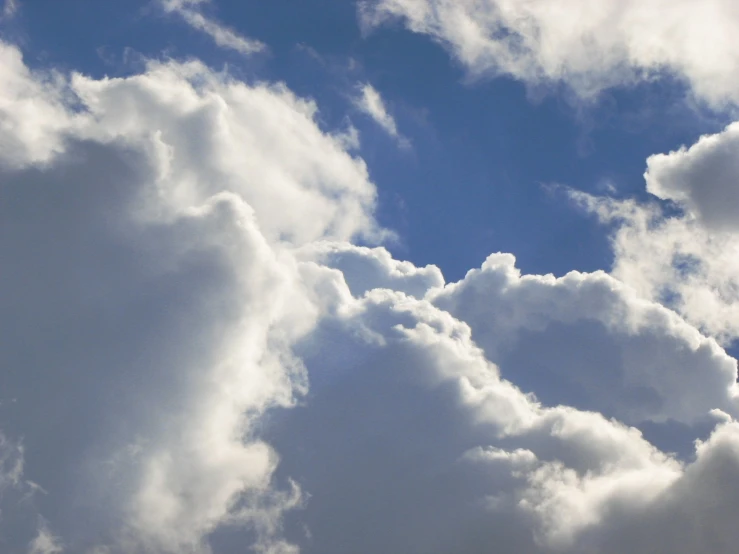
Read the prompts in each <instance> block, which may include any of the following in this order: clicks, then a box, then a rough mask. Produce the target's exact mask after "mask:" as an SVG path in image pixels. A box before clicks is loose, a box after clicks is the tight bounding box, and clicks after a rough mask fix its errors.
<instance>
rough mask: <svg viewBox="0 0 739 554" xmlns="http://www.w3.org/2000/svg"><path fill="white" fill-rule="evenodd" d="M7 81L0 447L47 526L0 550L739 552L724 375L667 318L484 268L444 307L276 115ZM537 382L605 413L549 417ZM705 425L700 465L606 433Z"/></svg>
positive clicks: (83, 83) (500, 261) (333, 162)
mask: <svg viewBox="0 0 739 554" xmlns="http://www.w3.org/2000/svg"><path fill="white" fill-rule="evenodd" d="M183 5H184V4H183ZM186 7H187V6H186ZM1 51H2V52H3V56H0V72H1V75H2V76H3V79H2V80H0V81H1V82H3V83H4V84H5V86H4V87H3V86H0V98H2V99H3V105H2V106H0V109H3V110H5V112H4V113H5V114H7V115H6V119H7V120H9V121H11V122H12V124H10V125H7V126H5V127H0V143H2V144H3V145H9V147H8V148H3V149H2V150H0V152H2V160H3V165H2V167H0V258H2V259H3V260H4V261H5V262H6V263H5V264H4V267H3V286H2V287H0V307H1V308H2V313H3V318H0V350H1V351H2V352H3V364H4V366H3V394H4V395H7V396H8V397H12V398H17V399H18V401H17V402H16V403H14V404H12V406H11V407H8V408H5V407H3V410H6V409H8V410H11V409H12V410H13V412H12V414H11V415H10V416H6V412H3V414H2V418H3V421H2V425H3V427H7V428H8V429H9V431H8V433H9V435H8V436H23V437H24V444H25V445H26V447H25V451H24V456H23V460H24V465H23V466H22V467H23V474H22V477H21V474H20V473H19V472H18V471H16V470H15V469H13V468H16V467H18V466H17V461H18V460H19V457H18V453H19V452H20V451H19V450H18V447H16V446H15V445H14V444H15V443H12V444H13V445H14V446H13V448H10V450H8V452H10V454H12V455H9V457H8V458H7V460H10V462H8V463H7V464H6V465H5V466H4V467H7V468H11V471H6V472H5V474H7V475H10V476H15V477H11V478H10V480H9V481H8V482H11V483H13V484H15V483H17V482H20V481H22V479H26V478H27V479H33V481H34V482H37V483H39V485H38V486H41V487H43V488H44V490H46V491H48V494H45V495H43V497H42V498H39V499H38V500H37V501H34V503H32V508H33V510H32V511H33V512H34V514H35V512H38V514H40V515H41V516H43V517H44V518H45V521H48V522H49V523H48V528H45V527H43V526H42V527H41V528H39V527H38V524H37V522H38V519H34V520H33V525H31V526H28V525H26V526H10V525H8V526H6V527H5V528H4V529H11V531H12V532H11V533H10V535H8V536H7V537H4V540H6V544H12V545H13V546H14V547H17V548H16V550H18V551H22V550H23V549H27V548H28V547H29V545H31V547H32V548H33V547H35V546H34V545H35V544H36V541H38V548H37V550H38V551H39V552H44V550H43V549H46V552H53V551H54V550H55V549H58V545H62V544H63V545H64V546H65V548H66V549H67V550H68V551H69V552H84V553H85V554H87V553H93V552H94V553H96V554H98V553H103V552H104V553H106V554H128V553H130V552H151V553H152V554H169V553H173V552H178V553H179V552H184V553H189V554H194V553H207V552H214V553H215V554H231V553H232V552H242V551H244V549H245V548H249V547H254V549H255V550H256V551H258V552H265V553H275V554H276V553H281V554H287V553H291V554H294V553H295V552H297V551H298V549H299V551H300V552H303V553H311V552H315V553H320V554H339V553H344V552H348V551H351V552H356V553H357V554H363V553H367V554H370V553H372V554H375V553H376V552H409V551H419V552H426V553H429V554H434V553H439V554H442V553H447V552H458V553H460V554H479V553H480V552H487V551H489V549H490V547H491V545H495V548H496V549H497V551H498V552H500V553H502V554H505V553H511V554H513V553H519V552H530V553H532V554H538V553H541V554H549V553H554V552H558V551H562V550H565V551H572V552H583V553H584V552H593V551H595V552H598V551H601V552H611V551H613V552H614V554H615V552H617V551H619V552H623V551H626V550H629V548H630V546H633V548H631V549H630V550H629V551H632V552H653V551H659V548H663V547H661V546H659V545H671V548H672V550H670V552H672V553H673V554H688V553H690V554H694V552H711V549H712V548H713V549H714V551H717V550H716V548H714V547H713V546H712V545H715V544H718V545H728V544H733V543H732V542H731V541H733V540H735V534H736V530H735V527H736V526H735V525H733V524H730V522H729V518H727V517H726V516H725V514H726V513H730V512H731V509H730V508H732V507H733V506H734V504H735V502H736V500H735V498H736V497H735V491H734V490H733V488H732V487H731V486H730V485H731V483H735V482H739V479H737V477H739V475H738V474H739V463H738V462H739V448H737V444H739V440H738V439H737V437H739V431H737V430H736V423H734V422H733V420H732V419H731V416H732V415H733V414H734V413H735V406H734V396H733V387H734V386H735V380H736V368H735V361H734V360H733V359H731V358H730V357H728V356H727V355H726V353H725V352H724V351H722V350H721V348H720V347H718V346H717V345H716V344H715V342H713V341H712V340H711V339H708V338H706V337H704V336H702V335H701V334H700V333H699V332H698V331H697V330H695V329H693V328H691V327H690V326H689V325H688V324H686V323H685V322H684V321H682V320H681V319H680V318H679V317H677V316H676V315H675V314H673V313H671V312H669V311H667V310H665V309H663V308H661V307H660V306H659V305H657V304H655V303H653V302H650V301H647V300H640V299H639V298H637V297H636V296H635V295H634V294H633V292H632V291H630V290H629V289H627V288H626V287H624V286H623V285H622V284H620V283H619V282H618V281H616V280H615V279H613V278H611V277H609V276H607V275H605V274H602V273H596V274H574V273H573V274H570V275H568V276H565V277H563V278H561V279H555V278H553V277H550V276H536V275H533V276H532V275H521V274H520V273H519V272H518V271H517V270H516V269H515V267H514V261H513V258H512V257H511V256H507V255H495V256H492V257H491V258H489V260H488V261H487V262H486V264H485V265H484V266H483V267H482V268H481V269H480V270H475V271H473V272H470V274H468V276H467V277H466V278H465V279H464V280H462V281H461V282H460V283H456V284H452V285H445V284H444V280H443V277H442V275H441V273H440V271H439V270H438V269H437V268H435V267H433V266H428V267H425V268H417V267H414V266H413V265H412V264H409V263H407V262H402V261H398V260H394V259H393V258H392V256H390V254H389V253H388V252H387V251H386V250H384V249H382V248H366V247H358V246H356V245H353V244H352V243H351V241H352V240H354V239H355V238H357V237H363V238H365V239H367V238H369V239H372V238H378V237H381V236H382V235H383V232H382V230H381V229H379V228H378V225H377V223H376V222H375V221H374V219H373V215H372V211H373V207H374V201H375V194H376V193H375V187H374V185H373V184H372V183H371V181H370V180H369V178H368V172H367V168H366V166H365V164H364V162H363V161H362V160H361V159H358V158H356V157H354V156H352V155H351V154H350V153H348V152H347V150H346V149H347V148H350V147H351V145H350V144H348V143H347V141H346V140H342V139H341V138H340V137H341V134H340V133H331V132H329V131H322V130H321V129H320V128H319V126H318V124H317V123H316V121H317V119H318V116H317V107H316V105H315V104H314V103H313V102H312V101H310V100H305V99H301V98H299V97H297V96H296V95H295V94H293V93H292V92H290V91H289V90H288V89H287V88H286V87H285V86H284V85H270V84H260V85H248V84H245V83H242V82H239V81H237V80H235V79H233V78H231V77H229V76H227V75H220V74H216V73H214V72H213V71H211V70H209V69H208V68H207V67H205V66H203V65H202V64H199V63H196V62H191V63H176V62H169V63H165V64H157V63H151V64H149V66H148V67H147V68H146V70H145V71H144V72H142V73H141V74H138V75H133V76H131V77H127V78H120V79H93V78H90V77H85V76H82V75H72V76H69V77H67V76H61V77H59V76H57V77H55V78H54V79H51V80H49V79H48V78H47V77H46V76H43V75H39V74H34V73H33V72H31V71H29V70H28V69H27V68H26V66H25V65H24V64H23V63H22V59H21V57H20V54H19V53H18V51H17V50H16V49H14V48H13V47H10V46H4V47H3V49H2V50H1ZM8 83H9V84H8ZM70 106H74V108H71V107H70ZM16 110H19V111H20V112H21V113H22V115H23V117H20V115H17V114H16ZM11 146H12V148H11ZM562 329H564V330H565V334H564V336H565V338H566V340H561V338H562V336H563V335H562ZM594 337H595V338H594ZM537 349H539V350H540V351H541V352H542V353H543V356H540V357H539V358H536V357H534V358H526V357H525V356H524V357H522V355H523V354H526V353H528V352H532V351H535V350H537ZM601 349H602V350H601ZM601 352H605V353H606V354H603V356H604V359H603V360H597V359H596V357H595V355H598V354H600V353H601ZM605 356H613V359H606V358H605ZM546 358H549V359H548V360H546V361H547V363H548V364H549V365H548V366H547V367H546V368H545V371H547V372H550V373H551V374H552V375H554V376H557V377H558V378H561V379H562V380H566V381H568V382H570V383H572V384H573V386H575V385H585V388H586V390H587V391H588V393H589V395H592V396H587V397H585V398H577V397H575V398H572V397H557V396H551V397H550V398H549V399H548V400H551V401H546V402H539V401H537V400H536V398H535V397H534V396H533V395H531V394H529V392H534V393H539V394H540V395H541V396H544V394H543V393H544V387H543V386H541V384H540V381H539V380H540V379H542V377H543V375H542V374H537V373H536V368H533V369H532V366H531V362H541V361H542V360H543V359H546ZM494 362H495V363H494ZM496 363H497V365H496ZM527 379H528V382H526V381H527ZM519 382H521V383H523V382H526V384H525V385H521V386H518V384H519ZM634 391H636V392H637V393H638V394H637V395H636V396H634V394H633V393H634ZM639 395H645V396H639ZM644 398H646V400H643V399H644ZM593 399H595V404H588V402H591V403H593V402H594V401H593ZM642 400H643V401H642ZM565 404H570V405H569V406H568V405H565ZM596 409H600V410H602V411H603V412H604V413H597V412H596V411H595V410H596ZM717 409H720V410H721V412H722V413H725V414H728V415H725V416H722V417H723V423H722V424H721V426H719V427H718V429H717V430H716V431H715V432H714V434H713V435H712V437H711V438H710V439H709V440H708V441H706V442H705V443H703V444H701V445H700V447H699V449H698V451H697V458H696V460H695V461H679V460H677V459H675V458H674V457H672V456H670V455H667V454H665V453H664V452H662V451H660V450H659V449H657V448H656V447H655V446H654V445H652V444H650V443H649V442H648V441H647V440H646V439H645V438H644V436H642V434H641V432H640V431H639V430H637V429H636V428H632V427H628V426H626V425H624V424H623V423H619V422H618V421H617V420H615V419H609V418H611V417H618V418H620V419H622V420H626V421H628V422H633V423H637V424H641V423H642V422H643V421H644V420H653V421H656V422H663V421H664V420H666V419H668V418H672V419H677V420H679V421H681V422H682V423H683V424H684V434H685V437H684V438H686V439H687V440H692V439H694V438H697V437H698V432H697V431H696V429H695V428H694V427H691V425H693V424H694V423H695V422H696V420H700V418H701V417H703V416H704V415H705V414H707V413H709V412H710V413H712V414H716V413H717V412H716V410H717ZM587 410H590V411H587ZM3 444H4V443H2V442H0V455H2V452H4V450H3V449H2V448H1V447H2V446H3ZM8 444H11V443H8ZM13 453H15V454H13ZM0 459H2V460H5V458H2V457H0ZM11 462H12V463H11ZM3 463H4V464H5V462H3ZM717 472H718V473H717ZM716 474H718V475H720V476H721V477H722V483H728V484H729V486H725V487H721V486H718V485H717V484H716V481H715V479H713V478H712V476H713V475H716ZM709 498H711V499H715V500H716V502H715V503H712V502H709V501H708V499H709ZM2 500H5V499H4V498H3V499H2ZM12 505H13V504H12V503H7V502H6V503H3V517H4V518H7V517H10V516H12V515H13V513H15V512H16V511H17V510H18V508H17V506H14V507H13V508H12V510H11V509H9V506H12ZM38 514H35V515H38ZM633 514H637V516H638V517H637V516H634V515H633ZM720 516H723V517H720ZM4 520H5V519H4ZM49 529H53V534H52V532H51V531H49ZM709 531H710V532H709ZM717 534H718V536H717ZM614 537H615V538H614ZM658 541H661V542H658ZM614 545H619V547H620V548H621V550H615V549H616V546H614ZM654 545H657V546H654ZM652 547H654V548H652ZM665 548H666V547H665ZM665 548H663V550H664V551H666V550H665ZM718 551H719V552H720V551H721V550H718Z"/></svg>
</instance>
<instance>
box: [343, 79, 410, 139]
mask: <svg viewBox="0 0 739 554" xmlns="http://www.w3.org/2000/svg"><path fill="white" fill-rule="evenodd" d="M358 88H359V96H358V97H357V98H355V99H354V104H355V105H356V106H357V108H359V109H360V110H361V111H362V112H364V113H365V114H367V115H368V116H370V117H371V118H372V119H374V120H375V122H376V123H377V124H378V125H379V126H380V127H382V128H383V129H384V130H385V132H386V133H387V134H388V135H390V136H391V137H393V138H394V139H395V140H396V141H397V142H398V146H400V147H401V148H410V146H411V143H410V141H409V140H408V139H407V138H406V137H404V136H403V135H401V134H400V132H399V131H398V124H397V123H396V122H395V118H394V117H393V116H392V115H391V114H390V112H388V110H387V107H386V106H385V101H384V100H383V99H382V96H381V95H380V93H379V92H378V91H377V89H376V88H375V87H373V86H372V85H370V84H369V83H364V84H360V85H359V87H358Z"/></svg>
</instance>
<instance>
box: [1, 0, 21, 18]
mask: <svg viewBox="0 0 739 554" xmlns="http://www.w3.org/2000/svg"><path fill="white" fill-rule="evenodd" d="M19 7H20V3H19V2H18V0H5V3H4V4H3V15H2V19H11V18H12V17H13V16H15V14H16V13H18V8H19Z"/></svg>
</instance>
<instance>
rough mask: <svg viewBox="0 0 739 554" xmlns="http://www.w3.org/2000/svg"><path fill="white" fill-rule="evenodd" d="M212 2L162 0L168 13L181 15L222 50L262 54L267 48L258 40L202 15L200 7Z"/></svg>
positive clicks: (200, 0) (204, 0) (203, 0)
mask: <svg viewBox="0 0 739 554" xmlns="http://www.w3.org/2000/svg"><path fill="white" fill-rule="evenodd" d="M209 1H210V0H161V3H162V7H163V8H164V11H166V12H167V13H174V14H177V15H179V16H180V17H181V18H182V19H183V20H184V21H185V23H187V24H188V25H189V26H190V27H192V28H193V29H195V30H197V31H201V32H203V33H205V34H206V35H208V36H209V37H210V38H212V39H213V41H214V42H215V43H216V44H217V45H218V46H220V47H221V48H227V49H230V50H234V51H236V52H239V53H240V54H244V55H246V56H248V55H250V54H254V53H256V52H261V51H262V50H264V49H265V48H266V47H265V45H264V44H263V43H262V42H259V41H258V40H254V39H250V38H245V37H243V36H241V35H240V34H239V33H237V32H236V31H234V30H233V29H230V28H228V27H226V26H224V25H222V24H221V23H218V22H217V21H215V20H213V19H210V18H209V17H206V16H204V15H203V14H202V12H201V11H200V9H199V7H200V6H201V5H203V4H206V3H209Z"/></svg>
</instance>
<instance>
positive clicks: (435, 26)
mask: <svg viewBox="0 0 739 554" xmlns="http://www.w3.org/2000/svg"><path fill="white" fill-rule="evenodd" d="M359 7H360V15H361V18H362V21H363V23H364V25H365V26H366V27H369V28H371V27H375V26H378V25H380V24H383V23H384V22H386V21H388V20H399V21H401V22H402V23H403V24H404V25H405V26H406V27H407V28H408V29H410V30H411V31H413V32H416V33H423V34H426V35H429V36H430V37H432V38H433V39H434V40H436V41H438V42H439V43H441V44H442V45H443V46H444V47H445V48H447V49H448V50H449V51H450V53H451V54H452V55H453V56H454V58H455V59H456V60H458V61H459V62H460V63H461V64H462V65H463V66H464V67H465V68H467V69H468V70H469V71H470V72H471V73H472V74H473V75H476V76H482V75H490V76H496V75H508V76H511V77H513V78H515V79H519V80H522V81H524V82H526V83H528V84H531V85H535V86H538V85H549V84H557V83H563V84H565V85H566V86H568V87H570V88H571V89H572V90H574V91H575V92H576V93H577V94H578V95H579V96H581V97H582V98H586V99H587V98H592V97H593V96H595V95H597V94H598V92H600V91H601V90H603V89H605V88H609V87H613V86H618V85H629V84H632V83H635V82H638V81H642V80H650V79H654V78H657V77H659V76H660V75H661V74H663V73H665V72H667V73H670V74H672V75H674V76H676V77H677V78H679V79H681V80H684V81H685V82H686V83H687V84H688V86H689V87H690V88H691V89H692V91H693V92H694V93H695V94H696V96H697V97H698V98H700V99H702V100H704V101H706V102H707V103H709V104H711V105H713V106H715V107H724V106H725V105H726V104H727V103H730V104H734V103H736V102H737V100H739V93H738V92H737V91H739V81H737V77H736V76H737V75H739V72H737V69H739V55H737V53H736V49H735V48H734V37H735V36H736V34H737V32H739V9H738V8H737V6H736V3H735V2H733V0H715V1H712V2H709V3H700V2H693V1H692V0H677V1H674V0H673V1H670V2H666V1H664V0H627V1H623V0H605V1H600V2H589V1H588V0H569V1H567V2H562V1H559V0H533V1H530V2H520V1H518V0H462V1H459V0H363V1H362V2H360V3H359Z"/></svg>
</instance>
